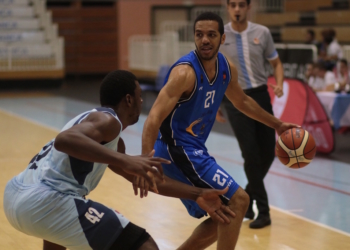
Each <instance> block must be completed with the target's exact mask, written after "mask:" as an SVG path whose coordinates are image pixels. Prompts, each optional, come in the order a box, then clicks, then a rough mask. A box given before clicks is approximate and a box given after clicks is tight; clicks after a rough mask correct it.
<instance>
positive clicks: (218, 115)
mask: <svg viewBox="0 0 350 250" xmlns="http://www.w3.org/2000/svg"><path fill="white" fill-rule="evenodd" d="M215 119H216V120H217V121H218V122H220V123H225V122H226V119H225V116H224V113H222V110H221V108H219V109H218V112H217V113H216V117H215Z"/></svg>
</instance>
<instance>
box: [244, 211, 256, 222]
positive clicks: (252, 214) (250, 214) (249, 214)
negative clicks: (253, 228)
mask: <svg viewBox="0 0 350 250" xmlns="http://www.w3.org/2000/svg"><path fill="white" fill-rule="evenodd" d="M254 216H255V214H254V211H253V210H249V209H248V211H247V212H246V213H245V216H244V218H247V219H250V220H252V219H254Z"/></svg>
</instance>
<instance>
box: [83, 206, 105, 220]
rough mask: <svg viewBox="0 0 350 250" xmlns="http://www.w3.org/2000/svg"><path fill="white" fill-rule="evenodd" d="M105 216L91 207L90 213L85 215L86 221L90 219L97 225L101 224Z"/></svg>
mask: <svg viewBox="0 0 350 250" xmlns="http://www.w3.org/2000/svg"><path fill="white" fill-rule="evenodd" d="M94 214H95V215H94ZM103 215H105V214H104V213H99V212H98V211H97V210H96V209H95V208H93V207H89V209H88V212H86V213H85V217H86V219H88V220H89V221H90V222H91V223H92V224H95V223H96V222H100V219H101V218H102V217H103Z"/></svg>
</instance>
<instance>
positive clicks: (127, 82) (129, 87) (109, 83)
mask: <svg viewBox="0 0 350 250" xmlns="http://www.w3.org/2000/svg"><path fill="white" fill-rule="evenodd" d="M136 81H137V78H136V76H135V75H134V74H133V73H131V72H129V71H125V70H115V71H112V72H110V73H108V74H107V75H106V76H105V78H104V79H103V80H102V83H101V86H100V103H101V106H104V107H106V106H108V107H110V106H112V107H115V106H117V105H118V104H119V103H120V101H121V100H122V99H123V97H125V96H126V95H127V94H129V95H132V96H134V95H135V89H136Z"/></svg>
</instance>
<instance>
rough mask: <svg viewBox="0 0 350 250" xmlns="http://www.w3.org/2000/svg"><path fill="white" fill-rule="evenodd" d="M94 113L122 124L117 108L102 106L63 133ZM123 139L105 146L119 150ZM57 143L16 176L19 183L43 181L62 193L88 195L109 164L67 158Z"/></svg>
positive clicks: (47, 147) (82, 116) (42, 151)
mask: <svg viewBox="0 0 350 250" xmlns="http://www.w3.org/2000/svg"><path fill="white" fill-rule="evenodd" d="M92 112H104V113H109V114H111V115H112V116H114V117H115V118H116V119H117V120H118V121H119V119H118V117H117V114H116V113H115V112H114V110H113V109H110V108H103V107H100V108H95V109H93V110H90V111H87V112H84V113H82V114H80V115H78V116H76V117H75V118H73V119H72V120H70V121H69V122H68V123H67V124H66V125H65V126H64V127H63V129H62V131H64V130H67V129H69V128H71V127H73V126H74V125H76V124H79V123H81V122H82V121H83V120H84V119H85V118H86V117H88V115H89V114H91V113H92ZM119 122H120V121H119ZM120 124H121V122H120ZM121 131H122V129H121V130H120V132H121ZM119 137H120V134H119V136H117V137H116V138H115V139H114V140H112V141H110V142H109V143H106V144H104V145H103V146H104V147H107V148H109V149H112V150H114V151H117V149H118V141H119ZM54 142H55V140H54V139H53V140H51V141H50V142H49V143H47V144H46V145H45V146H44V147H43V148H42V150H41V151H40V152H39V154H37V155H36V156H34V158H33V159H32V160H31V161H30V163H29V165H28V166H27V168H26V169H25V170H24V171H23V172H22V173H20V174H19V175H18V176H17V177H16V178H17V180H18V181H19V182H20V183H23V184H27V185H29V184H36V183H39V182H42V183H44V184H46V185H48V186H50V187H51V188H52V189H54V190H57V191H59V192H62V193H67V194H72V195H78V196H84V195H88V194H89V193H90V192H91V191H92V190H93V189H94V188H95V187H96V186H97V184H98V183H99V181H100V179H101V178H102V175H103V173H104V171H105V169H106V168H107V164H102V163H97V162H87V161H83V160H80V159H77V158H75V157H72V156H70V155H67V154H66V153H63V152H60V151H58V150H56V149H55V147H54Z"/></svg>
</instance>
